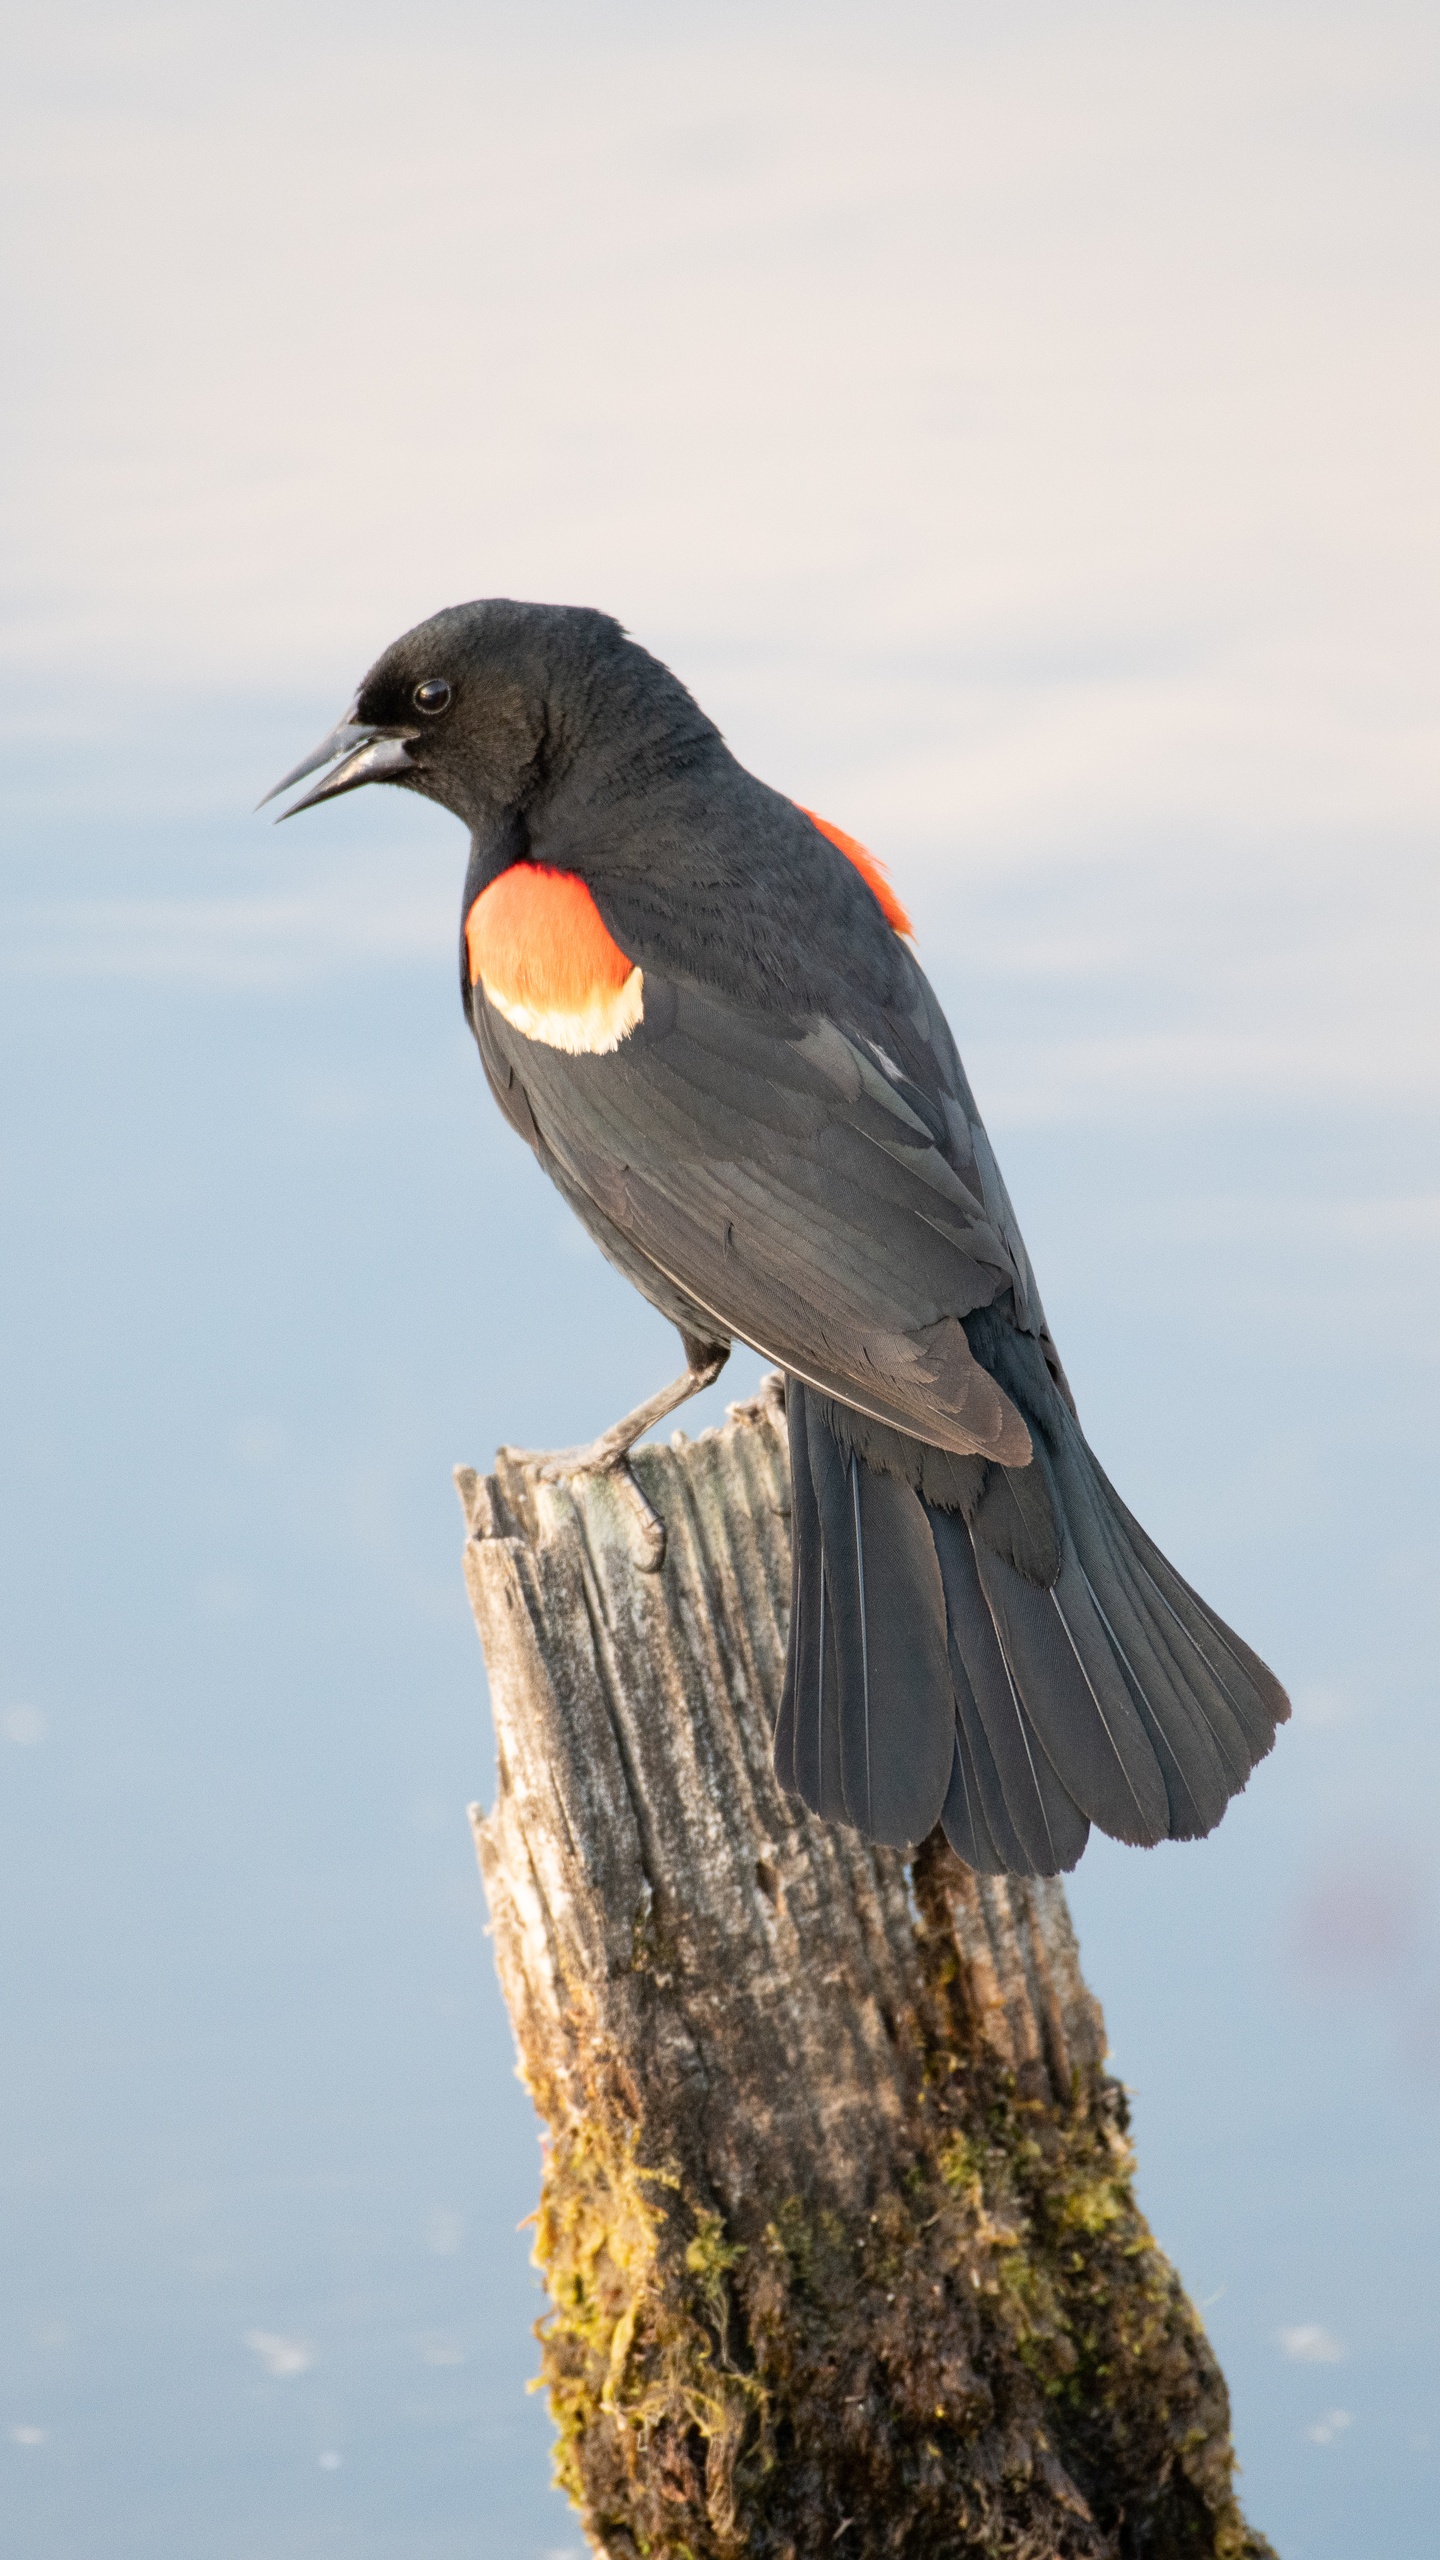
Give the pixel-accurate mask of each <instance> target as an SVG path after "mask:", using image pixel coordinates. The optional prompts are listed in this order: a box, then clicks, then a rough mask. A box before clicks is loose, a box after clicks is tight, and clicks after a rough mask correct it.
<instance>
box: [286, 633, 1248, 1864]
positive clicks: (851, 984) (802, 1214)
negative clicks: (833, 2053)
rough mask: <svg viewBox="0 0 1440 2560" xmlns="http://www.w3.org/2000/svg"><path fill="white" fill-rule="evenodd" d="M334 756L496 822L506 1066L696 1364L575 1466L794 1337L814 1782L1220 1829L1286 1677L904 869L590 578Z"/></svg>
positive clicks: (473, 926)
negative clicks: (1047, 1288) (1062, 1355)
mask: <svg viewBox="0 0 1440 2560" xmlns="http://www.w3.org/2000/svg"><path fill="white" fill-rule="evenodd" d="M322 765H330V766H331V767H332V769H331V771H330V772H329V773H328V774H327V775H326V777H325V778H324V780H322V781H321V782H320V783H319V784H318V785H317V786H316V787H315V788H314V789H313V790H312V791H310V792H309V793H307V794H306V795H305V797H304V798H303V799H301V800H299V801H298V802H297V803H296V804H295V806H296V808H302V809H303V808H309V807H312V806H313V805H314V804H315V803H316V802H317V801H320V800H329V799H333V798H335V797H336V796H337V794H339V793H341V792H345V791H354V790H358V789H359V787H360V786H361V785H362V784H363V783H368V782H390V783H398V784H399V785H400V787H401V788H402V789H404V790H407V791H419V792H423V793H424V794H425V795H426V797H427V798H429V799H432V800H438V801H440V802H441V804H442V805H443V806H444V807H445V808H447V809H450V810H453V812H454V813H455V815H456V816H457V817H458V818H460V819H462V820H463V821H464V823H465V824H466V825H467V826H468V827H469V829H470V834H471V849H470V865H469V869H468V871H467V873H466V878H465V895H464V906H463V922H462V929H461V941H460V956H461V984H462V990H463V995H464V1003H465V1012H466V1019H467V1020H468V1022H469V1023H470V1025H471V1028H472V1030H473V1031H474V1034H475V1038H476V1041H477V1043H478V1045H479V1049H480V1055H481V1059H482V1061H483V1063H484V1067H485V1073H486V1075H487V1076H488V1078H489V1081H490V1087H491V1090H492V1092H493V1093H494V1095H495V1098H496V1100H497V1101H498V1103H499V1105H500V1108H501V1110H502V1111H503V1112H504V1113H505V1115H506V1118H507V1119H508V1120H509V1121H510V1123H511V1125H512V1127H514V1128H515V1129H517V1130H518V1131H519V1133H520V1135H521V1136H522V1137H523V1138H524V1139H525V1140H526V1142H527V1144H528V1145H530V1146H531V1147H533V1148H534V1150H535V1153H536V1155H537V1156H538V1157H539V1159H540V1162H541V1163H542V1164H543V1166H544V1167H545V1170H546V1172H547V1173H548V1174H549V1175H550V1176H551V1178H552V1180H553V1181H554V1182H555V1183H556V1184H557V1185H558V1187H559V1189H560V1190H561V1191H562V1192H563V1193H564V1195H565V1198H566V1199H567V1200H568V1201H569V1203H570V1205H571V1207H572V1208H573V1209H574V1210H575V1211H576V1213H577V1215H578V1216H579V1217H580V1218H581V1219H582V1221H583V1222H584V1224H585V1226H586V1227H588V1229H589V1231H590V1233H591V1235H592V1236H594V1238H595V1240H596V1242H597V1243H598V1244H599V1246H600V1248H601V1250H602V1252H603V1253H605V1254H606V1255H607V1256H608V1257H609V1259H610V1261H611V1262H613V1263H614V1264H615V1265H616V1266H617V1268H618V1269H619V1270H621V1271H623V1272H624V1273H625V1275H626V1277H627V1278H628V1279H630V1280H633V1281H634V1283H635V1285H636V1287H637V1288H638V1289H640V1290H642V1291H643V1293H644V1295H645V1296H646V1297H647V1298H648V1299H649V1300H650V1301H651V1303H652V1305H654V1306H656V1307H658V1308H659V1309H660V1310H661V1312H662V1314H664V1315H666V1316H668V1317H669V1318H670V1319H671V1321H672V1323H674V1324H675V1325H676V1326H677V1327H678V1328H679V1332H680V1336H681V1339H682V1341H683V1343H684V1346H685V1357H686V1364H687V1365H686V1374H685V1376H684V1377H683V1378H681V1379H679V1380H677V1381H676V1383H675V1385H674V1386H673V1387H670V1388H668V1389H666V1390H665V1391H664V1393H663V1394H661V1395H659V1396H656V1397H653V1398H652V1399H651V1400H650V1402H649V1403H648V1404H646V1405H644V1406H642V1407H640V1408H639V1410H638V1412H636V1413H634V1414H630V1415H627V1416H626V1417H625V1420H624V1421H623V1422H621V1423H619V1424H617V1425H616V1426H615V1429H614V1430H613V1431H611V1432H608V1433H607V1434H606V1435H605V1436H604V1438H603V1439H602V1440H600V1441H597V1442H596V1443H595V1444H594V1446H593V1447H592V1448H591V1449H589V1450H584V1451H568V1452H565V1453H563V1455H562V1456H560V1457H558V1458H556V1459H555V1460H553V1461H552V1462H551V1463H552V1466H553V1467H555V1468H559V1469H568V1470H569V1471H571V1472H574V1471H577V1470H578V1469H579V1468H581V1467H583V1466H586V1465H589V1466H598V1465H605V1466H611V1467H615V1468H616V1469H617V1471H619V1472H620V1473H621V1476H622V1480H624V1479H626V1478H628V1469H627V1468H626V1466H625V1453H626V1451H627V1450H628V1449H629V1447H630V1445H631V1443H632V1442H633V1441H634V1440H635V1439H636V1438H637V1437H638V1436H639V1434H640V1432H641V1431H643V1430H645V1429H648V1428H649V1427H650V1425H651V1424H652V1423H653V1422H655V1421H658V1420H659V1419H660V1417H661V1416H662V1415H663V1414H664V1413H666V1412H669V1411H671V1410H673V1409H674V1407H675V1406H676V1405H677V1404H679V1403H681V1402H682V1401H683V1399H684V1398H685V1396H687V1395H689V1394H691V1393H693V1392H694V1390H695V1388H696V1387H697V1386H699V1385H703V1384H706V1383H708V1382H709V1380H710V1379H711V1378H713V1377H714V1376H715V1375H717V1374H718V1371H719V1369H720V1367H721V1366H722V1364H723V1362H724V1360H725V1358H726V1356H727V1353H728V1351H729V1348H730V1344H731V1342H732V1341H734V1340H739V1341H742V1342H748V1343H750V1344H752V1345H753V1346H754V1348H755V1349H756V1350H757V1351H759V1352H761V1353H763V1354H764V1355H765V1356H766V1357H767V1358H769V1359H771V1360H773V1361H774V1362H775V1363H776V1364H777V1366H778V1367H779V1368H780V1369H782V1370H783V1371H784V1373H785V1404H786V1413H787V1417H788V1427H789V1439H790V1462H791V1471H792V1478H793V1524H794V1589H793V1606H792V1614H791V1622H790V1646H789V1660H788V1664H787V1669H786V1676H785V1689H784V1695H783V1700H782V1704H781V1708H780V1715H779V1721H778V1724H777V1728H776V1735H775V1762H776V1768H777V1771H778V1774H779V1777H780V1780H781V1782H782V1784H783V1785H784V1786H785V1787H787V1788H789V1789H790V1790H791V1791H792V1792H793V1793H795V1794H797V1795H799V1796H801V1797H802V1798H803V1799H804V1801H805V1802H806V1803H807V1804H809V1805H810V1806H812V1807H813V1808H814V1810H815V1811H816V1812H817V1813H820V1814H822V1815H825V1816H828V1817H829V1818H830V1819H832V1820H834V1821H837V1822H844V1823H849V1824H852V1825H853V1826H854V1827H855V1828H856V1829H857V1830H859V1831H861V1832H863V1833H864V1834H865V1835H866V1836H867V1837H868V1838H870V1839H875V1840H886V1841H891V1842H894V1843H897V1844H903V1843H910V1842H914V1841H918V1840H922V1839H924V1838H925V1836H926V1835H927V1833H929V1832H930V1831H931V1830H932V1829H933V1827H934V1825H935V1823H936V1822H937V1821H939V1822H943V1824H944V1827H945V1831H946V1833H947V1835H948V1837H949V1839H950V1840H951V1842H952V1843H953V1845H954V1847H955V1848H956V1849H957V1850H958V1852H959V1854H960V1856H961V1857H962V1858H964V1859H966V1860H968V1862H969V1864H970V1865H971V1866H973V1867H978V1868H980V1869H982V1870H984V1871H986V1872H988V1873H992V1874H999V1873H1010V1874H1020V1875H1052V1874H1054V1873H1055V1872H1056V1871H1057V1870H1059V1869H1061V1868H1065V1867H1070V1866H1073V1865H1074V1863H1075V1860H1076V1859H1077V1858H1078V1857H1079V1855H1080V1852H1081V1850H1082V1849H1083V1847H1084V1845H1085V1841H1086V1838H1087V1836H1088V1833H1089V1828H1090V1824H1091V1823H1092V1822H1098V1823H1099V1824H1100V1826H1101V1828H1102V1829H1103V1830H1105V1831H1108V1832H1110V1833H1112V1834H1113V1835H1114V1836H1115V1837H1116V1838H1117V1839H1121V1840H1133V1841H1141V1842H1151V1841H1155V1840H1163V1839H1166V1838H1170V1839H1191V1838H1194V1837H1196V1836H1198V1835H1199V1834H1200V1833H1202V1832H1206V1831H1208V1830H1210V1829H1211V1827H1212V1825H1213V1824H1214V1823H1216V1822H1217V1821H1218V1820H1219V1818H1220V1815H1221V1813H1222V1812H1223V1810H1224V1807H1225V1805H1226V1803H1227V1801H1228V1800H1229V1798H1230V1796H1231V1795H1233V1794H1234V1793H1235V1792H1236V1790H1237V1789H1238V1788H1240V1787H1242V1786H1243V1785H1244V1783H1245V1780H1246V1778H1247V1777H1248V1776H1249V1773H1250V1771H1251V1769H1252V1768H1253V1767H1254V1765H1255V1763H1256V1761H1257V1760H1259V1759H1260V1758H1261V1756H1262V1755H1263V1754H1264V1753H1265V1752H1267V1751H1268V1750H1269V1748H1270V1746H1271V1743H1272V1742H1273V1741H1274V1738H1275V1727H1276V1724H1277V1722H1278V1721H1280V1720H1281V1719H1282V1718H1284V1717H1285V1716H1287V1715H1288V1713H1289V1706H1288V1702H1287V1700H1286V1697H1285V1693H1284V1691H1283V1690H1282V1689H1281V1688H1280V1686H1279V1683H1278V1682H1277V1681H1276V1680H1275V1678H1274V1676H1273V1674H1272V1673H1271V1672H1269V1671H1268V1670H1267V1669H1266V1667H1265V1665H1264V1664H1263V1663H1262V1662H1260V1661H1259V1660H1258V1659H1257V1658H1256V1656H1255V1655H1254V1654H1253V1653H1252V1652H1251V1651H1250V1650H1249V1648H1248V1646H1246V1645H1244V1644H1242V1643H1241V1641H1240V1639H1239V1637H1238V1636H1235V1635H1232V1633H1231V1632H1230V1630H1229V1628H1228V1627H1226V1626H1224V1625H1222V1623H1221V1621H1220V1620H1219V1619H1218V1618H1217V1617H1216V1616H1215V1615H1214V1613H1213V1612H1212V1611H1211V1610H1210V1609H1208V1608H1207V1607H1206V1606H1205V1603H1204V1602H1203V1601H1202V1600H1200V1599H1199V1598H1198V1597H1197V1595H1196V1593H1195V1592H1193V1591H1192V1590H1191V1589H1190V1587H1189V1585H1188V1584H1187V1583H1185V1582H1182V1580H1181V1579H1180V1576H1179V1575H1178V1574H1177V1573H1176V1572H1175V1570H1174V1567H1173V1566H1172V1565H1170V1564H1169V1563H1167V1561H1166V1559H1165V1557H1164V1556H1162V1555H1161V1554H1160V1552H1159V1550H1158V1548H1156V1547H1155V1546H1154V1545H1153V1544H1152V1543H1151V1541H1150V1539H1149V1538H1148V1537H1147V1536H1146V1535H1145V1532H1144V1530H1143V1529H1142V1528H1140V1526H1139V1524H1138V1522H1136V1521H1135V1520H1134V1519H1132V1517H1131V1515H1130V1513H1129V1512H1128V1511H1127V1510H1126V1508H1125V1506H1124V1504H1123V1503H1122V1502H1121V1500H1120V1498H1119V1496H1118V1495H1117V1494H1116V1493H1115V1492H1114V1490H1113V1488H1112V1487H1111V1485H1110V1484H1109V1483H1108V1481H1107V1480H1106V1478H1105V1476H1104V1475H1103V1474H1102V1472H1101V1470H1100V1467H1099V1466H1098V1464H1097V1463H1096V1460H1095V1458H1094V1457H1093V1456H1092V1454H1091V1452H1090V1449H1089V1447H1088V1445H1087V1443H1086V1440H1085V1437H1084V1434H1083V1433H1082V1431H1081V1429H1080V1425H1079V1423H1078V1421H1077V1420H1076V1416H1075V1405H1074V1399H1073V1398H1072V1396H1071V1393H1070V1390H1069V1387H1068V1385H1067V1383H1066V1379H1065V1373H1064V1371H1063V1369H1062V1368H1061V1366H1060V1360H1059V1355H1058V1353H1057V1352H1056V1349H1055V1345H1054V1343H1053V1341H1052V1340H1051V1337H1050V1332H1049V1328H1048V1326H1047V1325H1046V1322H1045V1317H1044V1313H1043V1310H1042V1308H1041V1305H1040V1300H1039V1296H1038V1294H1037V1291H1036V1287H1035V1281H1034V1276H1033V1274H1032V1272H1031V1269H1030V1262H1029V1258H1028V1256H1027V1254H1026V1251H1025V1247H1024V1245H1023V1243H1022V1242H1021V1239H1020V1233H1019V1229H1018V1227H1017V1226H1016V1223H1015V1216H1014V1212H1013V1210H1012V1209H1011V1206H1010V1202H1009V1199H1008V1197H1007V1195H1006V1191H1005V1185H1004V1183H1003V1182H1002V1180H1001V1178H1000V1172H999V1168H998V1166H997V1165H996V1162H995V1158H994V1155H993V1154H992V1152H991V1148H990V1144H989V1141H988V1139H987V1138H986V1135H985V1131H984V1129H983V1127H982V1125H981V1121H980V1115H979V1112H978V1111H977V1110H976V1107H975V1103H974V1100H973V1097H972V1095H971V1092H970V1087H969V1084H968V1083H967V1081H966V1078H965V1073H964V1069H963V1068H962V1066H961V1064H960V1060H959V1057H958V1056H957V1054H956V1050H955V1044H954V1041H953V1040H952V1038H951V1036H950V1032H949V1029H948V1027H947V1025H946V1022H945V1020H944V1017H943V1015H942V1014H941V1011H940V1008H939V1006H938V1004H937V1003H936V1001H935V997H934V995H933V994H932V992H931V990H930V987H929V985H928V983H927V981H926V979H925V977H924V975H923V973H922V971H921V969H920V967H919V965H918V963H917V962H916V960H915V957H914V955H913V953H912V951H911V949H910V946H909V942H908V940H907V934H908V930H909V928H908V924H907V920H906V917H905V915H904V912H903V910H902V909H901V908H900V906H899V905H898V903H897V901H896V899H895V897H894V895H893V893H892V891H891V890H890V888H889V887H888V885H887V883H886V881H885V878H884V875H883V873H882V872H881V870H880V868H879V866H878V865H877V864H876V863H874V862H873V861H872V860H871V859H870V857H869V856H868V855H867V854H866V853H865V851H864V850H863V848H862V847H861V846H859V845H857V844H855V843H854V842H853V841H852V840H851V839H850V838H849V837H847V836H844V835H842V834H841V833H840V832H839V830H838V829H836V828H834V827H831V826H828V825H826V824H825V822H824V821H823V820H821V819H818V818H815V817H813V816H811V815H810V814H809V813H807V811H805V810H804V809H801V808H798V807H797V806H796V805H795V803H794V802H793V801H790V800H787V799H785V798H784V797H783V796H782V794H781V793H779V792H778V791H772V790H770V789H769V788H768V787H767V785H766V784H764V783H763V782H757V781H756V780H755V778H754V776H753V775H751V774H749V773H746V772H745V771H744V769H743V768H742V767H741V766H740V765H739V764H737V763H736V761H735V758H734V757H733V756H732V755H731V754H730V752H729V749H728V748H727V747H726V745H725V742H724V740H723V739H722V737H721V736H720V733H719V731H718V730H717V729H716V728H715V726H714V724H713V722H712V721H710V720H707V719H706V717H705V715H704V713H703V712H702V711H701V710H700V709H699V708H698V706H697V705H696V703H695V702H694V701H692V699H691V697H690V695H689V694H688V693H687V692H686V691H685V688H684V686H683V685H681V684H680V683H679V682H678V680H677V679H676V678H675V677H674V676H673V675H671V674H670V672H669V671H668V669H667V668H665V667H663V666H661V665H660V663H659V662H658V660H656V659H655V658H652V657H650V656H649V655H648V654H647V652H646V651H645V650H643V649H641V648H639V647H637V646H636V644H635V643H634V642H633V641H632V640H629V639H627V637H626V636H625V634H624V632H623V631H622V630H621V628H620V626H619V624H618V623H616V622H614V621H612V620H611V619H610V618H609V617H608V616H607V615H605V614H601V613H592V612H589V611H585V610H581V609H578V608H570V607H562V606H551V605H533V604H515V603H510V602H507V601H504V600H496V601H491V602H487V603H478V604H467V605H457V606H455V607H453V608H452V609H451V610H450V611H448V612H445V613H438V614H436V615H435V616H434V617H433V618H432V619H431V620H430V621H429V622H424V623H421V624H420V625H419V626H418V628H417V629H415V630H414V631H410V632H407V633H406V634H405V636H404V638H403V639H400V640H397V641H396V642H395V643H394V645H393V647H391V648H389V649H387V650H386V652H385V654H384V656H383V657H382V658H380V659H379V660H378V661H377V663H376V664H375V666H374V667H373V668H372V669H371V671H370V673H369V675H367V676H366V678H365V680H364V683H363V684H362V685H361V687H360V691H359V694H358V695H357V697H356V700H355V703H354V705H353V707H352V708H351V710H350V711H349V712H347V714H346V716H345V718H344V719H343V720H342V721H341V723H340V725H339V727H338V728H337V729H335V730H334V731H333V732H332V733H331V735H330V736H329V737H328V738H327V739H326V740H325V742H324V744H323V746H321V747H320V748H318V749H317V750H316V752H315V754H314V755H312V756H309V757H307V758H306V760H305V761H304V763H302V764H299V765H297V766H296V768H295V770H294V772H293V773H291V774H289V775H287V777H286V780H285V782H284V783H282V784H279V785H277V789H280V790H285V789H287V788H288V787H289V785H290V784H291V783H294V782H298V781H300V780H302V779H303V778H304V777H305V776H306V775H307V774H310V773H313V772H315V771H317V770H318V768H319V767H320V766H322ZM271 796H272V797H273V796H274V795H273V794H272V795H271ZM286 814H287V815H292V814H293V811H287V812H286ZM629 1486H630V1490H631V1492H632V1494H633V1495H634V1497H635V1498H636V1499H637V1500H638V1498H639V1496H638V1487H635V1486H634V1483H633V1479H629ZM642 1507H643V1506H642ZM657 1525H658V1524H657ZM656 1560H658V1551H657V1554H655V1555H652V1558H651V1561H656Z"/></svg>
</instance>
